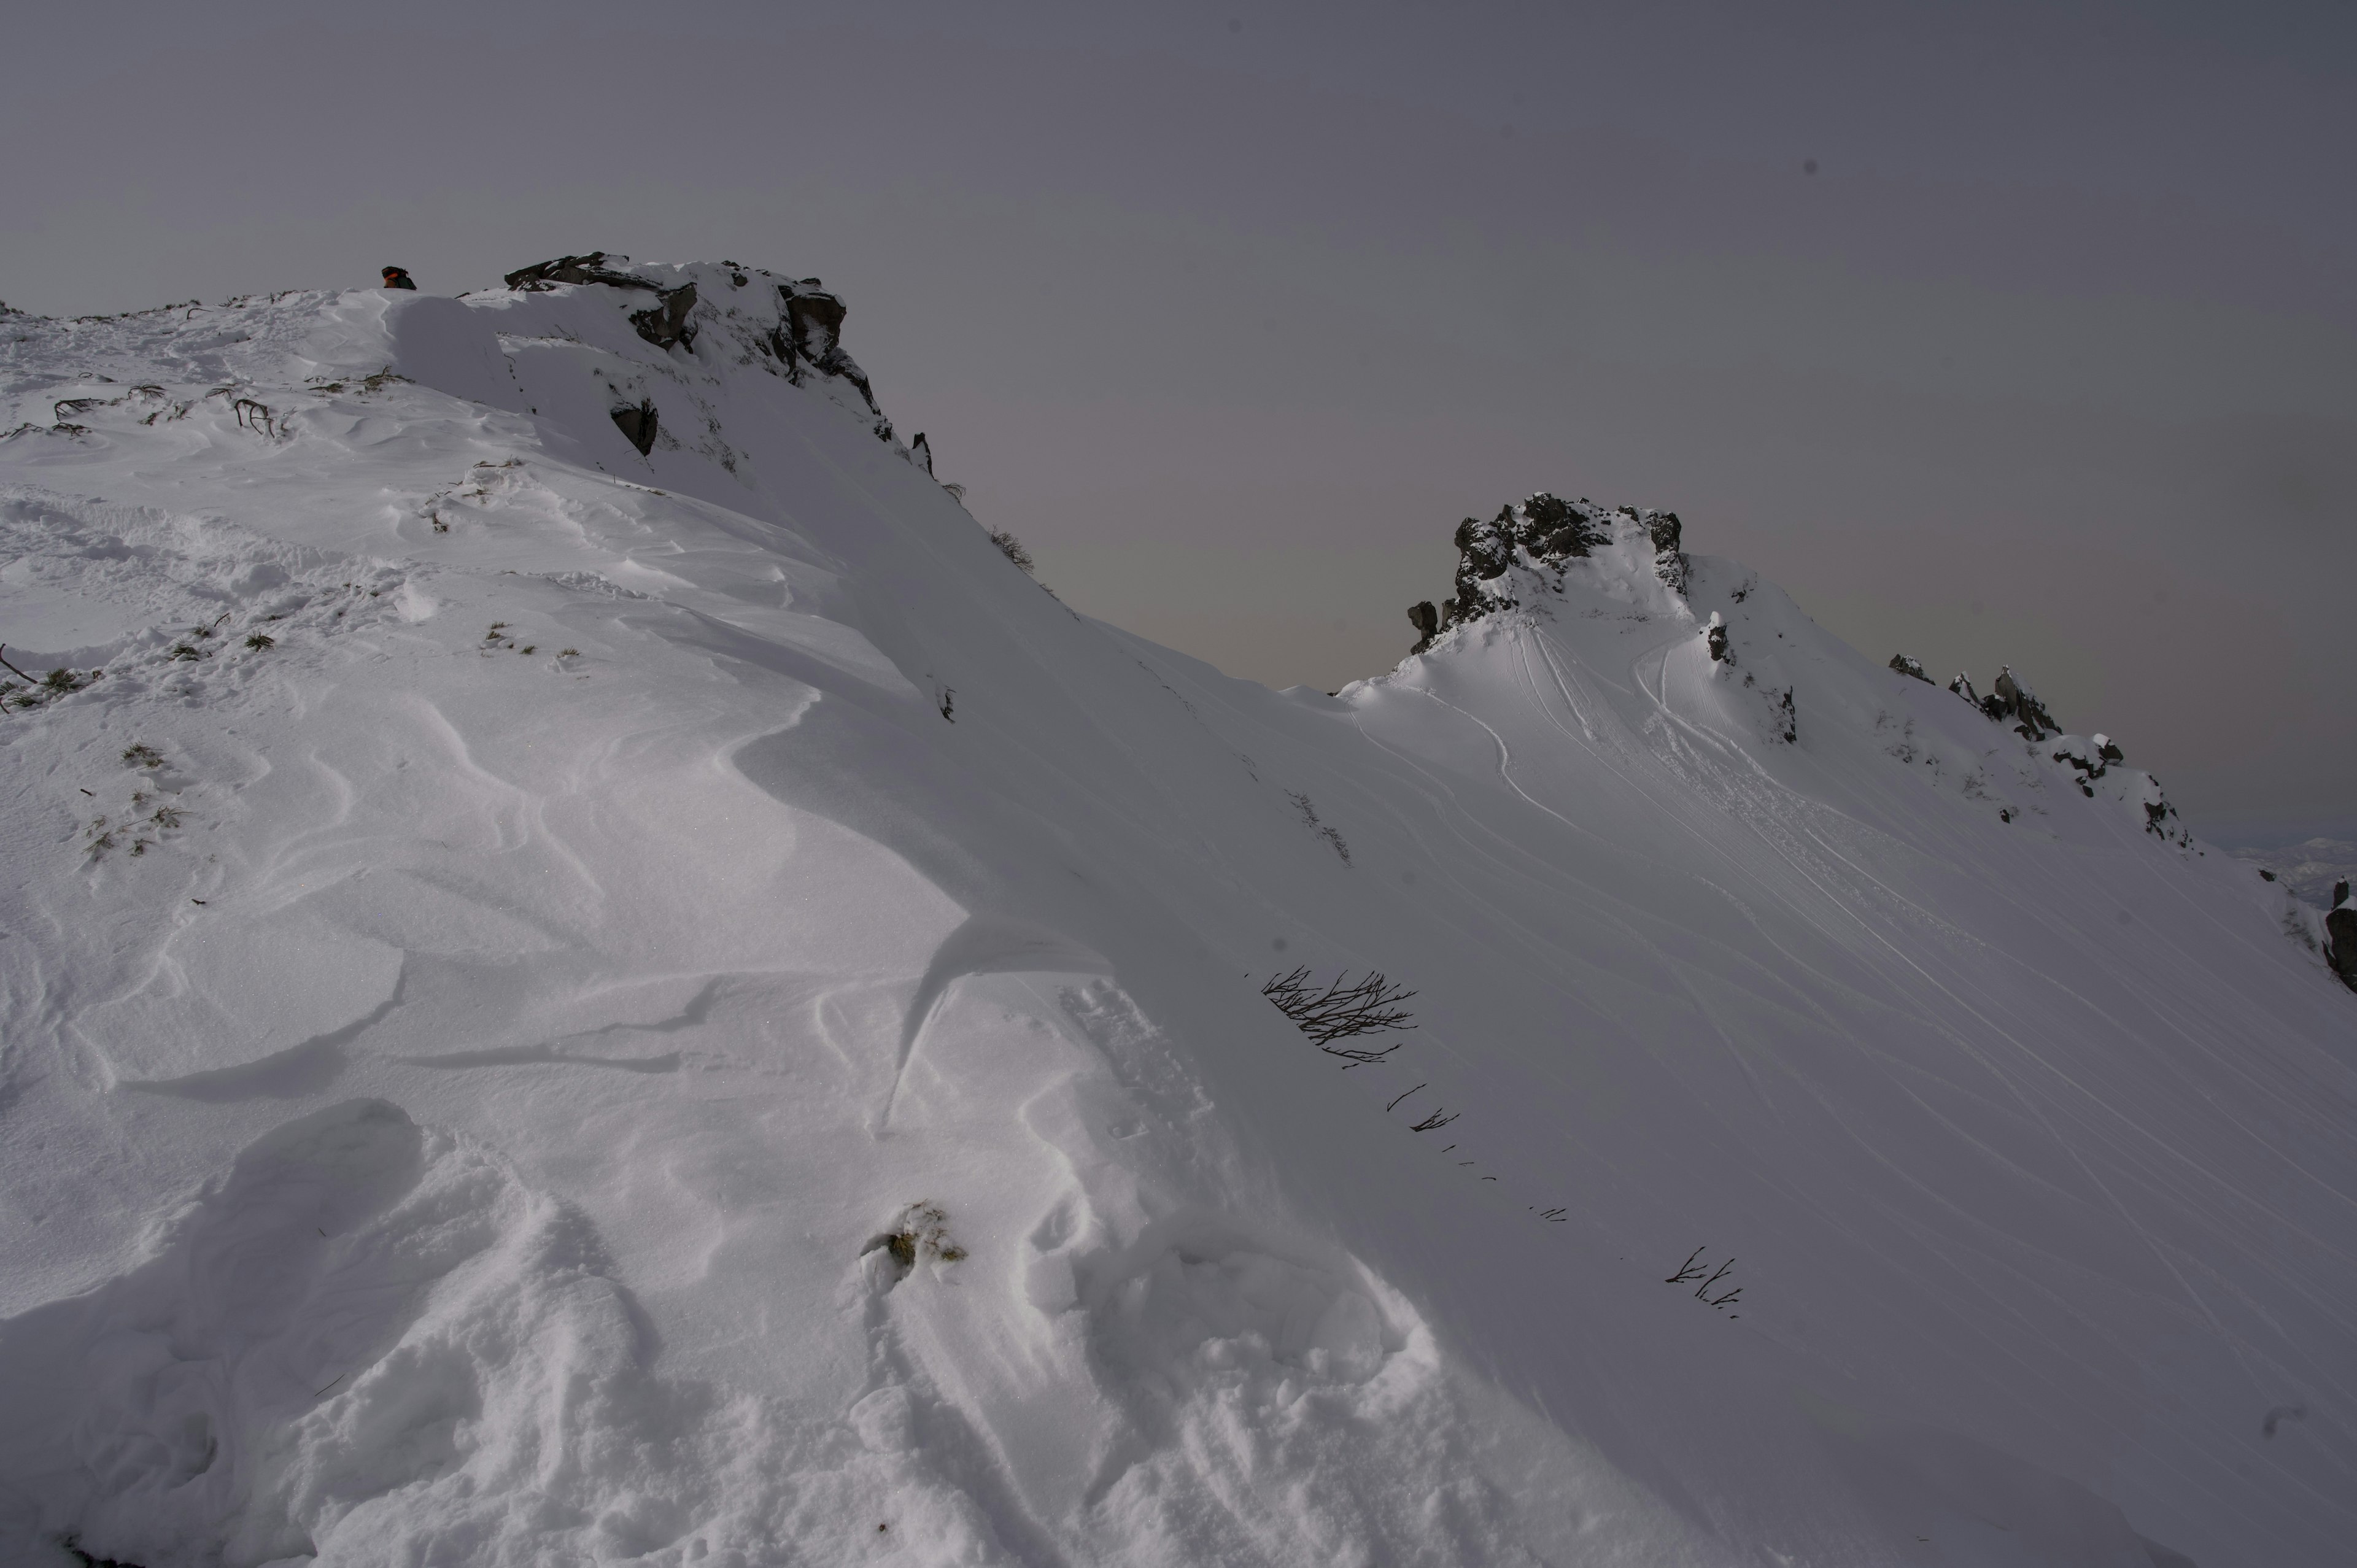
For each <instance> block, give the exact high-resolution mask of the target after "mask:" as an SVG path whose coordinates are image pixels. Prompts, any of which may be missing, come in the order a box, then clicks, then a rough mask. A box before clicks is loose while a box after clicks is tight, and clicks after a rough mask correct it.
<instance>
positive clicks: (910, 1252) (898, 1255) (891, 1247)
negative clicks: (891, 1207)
mask: <svg viewBox="0 0 2357 1568" xmlns="http://www.w3.org/2000/svg"><path fill="white" fill-rule="evenodd" d="M876 1251H881V1252H883V1253H885V1254H886V1255H887V1256H888V1257H889V1258H890V1259H891V1260H892V1266H893V1270H894V1273H895V1277H896V1278H898V1277H899V1276H904V1275H906V1274H907V1273H908V1272H909V1270H910V1269H913V1268H915V1267H916V1266H917V1260H918V1259H920V1258H922V1259H924V1260H926V1261H927V1262H935V1263H955V1262H963V1261H964V1259H965V1255H966V1253H965V1249H964V1248H963V1247H961V1246H959V1245H958V1244H957V1243H956V1242H955V1241H953V1240H951V1239H950V1217H949V1213H948V1211H947V1210H945V1209H944V1208H942V1206H941V1205H940V1204H938V1203H931V1202H919V1203H912V1204H910V1205H909V1207H908V1208H904V1209H902V1210H900V1215H899V1219H895V1220H894V1221H893V1222H892V1229H890V1230H887V1231H886V1232H884V1234H883V1235H881V1236H878V1237H877V1238H876V1239H875V1240H872V1241H870V1242H868V1243H867V1245H866V1247H864V1248H862V1249H860V1252H861V1255H862V1256H863V1257H864V1256H866V1254H867V1253H869V1252H876Z"/></svg>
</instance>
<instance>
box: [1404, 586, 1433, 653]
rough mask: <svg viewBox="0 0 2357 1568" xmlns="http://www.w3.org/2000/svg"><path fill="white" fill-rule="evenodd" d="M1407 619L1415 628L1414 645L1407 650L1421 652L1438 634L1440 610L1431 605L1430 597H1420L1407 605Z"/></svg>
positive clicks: (1429, 645)
mask: <svg viewBox="0 0 2357 1568" xmlns="http://www.w3.org/2000/svg"><path fill="white" fill-rule="evenodd" d="M1407 619H1408V624H1409V625H1410V626H1413V627H1414V628H1415V647H1414V648H1411V649H1409V650H1408V651H1409V652H1410V653H1421V652H1423V651H1424V650H1426V649H1427V648H1430V647H1431V646H1432V639H1434V638H1436V637H1438V636H1439V635H1440V612H1439V611H1438V610H1437V609H1435V608H1434V607H1433V604H1432V601H1431V600H1430V599H1421V600H1418V601H1417V602H1416V603H1415V604H1412V605H1410V606H1408V607H1407Z"/></svg>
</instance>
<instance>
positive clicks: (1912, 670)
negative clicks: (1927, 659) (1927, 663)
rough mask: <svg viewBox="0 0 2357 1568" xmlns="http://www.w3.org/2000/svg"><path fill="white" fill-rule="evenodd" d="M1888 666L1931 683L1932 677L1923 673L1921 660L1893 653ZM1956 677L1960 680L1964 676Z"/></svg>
mask: <svg viewBox="0 0 2357 1568" xmlns="http://www.w3.org/2000/svg"><path fill="white" fill-rule="evenodd" d="M1890 667H1891V668H1892V669H1893V670H1896V671H1899V672H1900V674H1901V675H1912V676H1913V677H1915V679H1917V680H1918V681H1921V682H1923V683H1924V684H1925V685H1930V684H1931V683H1932V677H1930V676H1929V675H1926V674H1924V673H1923V665H1922V663H1921V660H1914V659H1910V658H1908V657H1907V655H1905V654H1903V653H1894V654H1892V655H1891V656H1890ZM1956 679H1957V680H1959V681H1961V680H1963V679H1964V677H1963V676H1961V675H1959V676H1957V677H1956Z"/></svg>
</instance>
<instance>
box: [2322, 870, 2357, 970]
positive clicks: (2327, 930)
mask: <svg viewBox="0 0 2357 1568" xmlns="http://www.w3.org/2000/svg"><path fill="white" fill-rule="evenodd" d="M2324 934H2325V937H2326V939H2327V940H2326V941H2325V944H2324V956H2325V959H2326V961H2328V962H2330V964H2331V965H2332V972H2333V973H2335V974H2337V975H2339V976H2340V977H2341V983H2342V984H2344V985H2346V986H2348V987H2349V989H2350V990H2352V991H2357V904H2352V903H2350V902H2349V884H2347V883H2346V882H2340V883H2335V884H2334V885H2333V888H2332V908H2330V910H2328V911H2326V913H2325V917H2324Z"/></svg>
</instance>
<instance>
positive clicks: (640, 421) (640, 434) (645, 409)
mask: <svg viewBox="0 0 2357 1568" xmlns="http://www.w3.org/2000/svg"><path fill="white" fill-rule="evenodd" d="M614 427H615V428H616V429H618V430H619V431H620V432H621V433H622V437H623V439H624V440H626V441H628V442H629V443H630V445H631V446H635V447H637V448H638V449H639V456H641V457H643V456H646V455H647V454H648V453H650V452H651V451H653V450H654V446H655V433H656V432H657V431H658V430H659V429H661V427H662V421H661V417H660V416H659V415H658V414H657V413H656V412H655V405H654V404H653V403H626V404H624V405H623V406H622V407H620V408H618V409H616V410H614Z"/></svg>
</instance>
